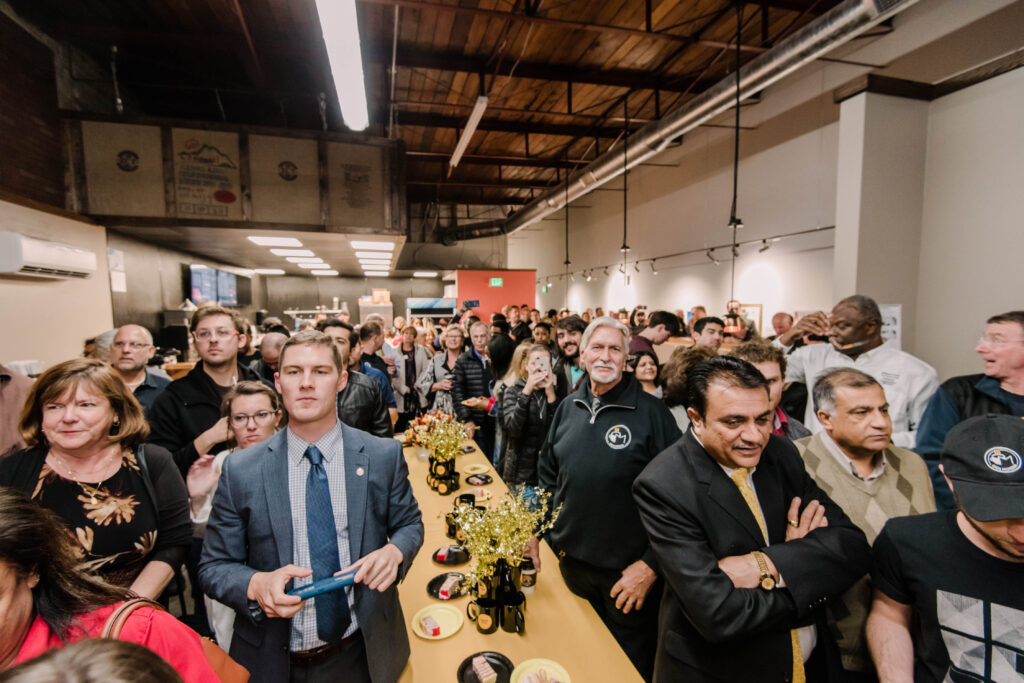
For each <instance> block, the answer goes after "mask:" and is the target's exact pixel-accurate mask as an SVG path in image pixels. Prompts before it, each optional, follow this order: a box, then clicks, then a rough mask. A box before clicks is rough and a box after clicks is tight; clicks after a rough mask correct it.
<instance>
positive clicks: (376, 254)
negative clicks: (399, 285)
mask: <svg viewBox="0 0 1024 683" xmlns="http://www.w3.org/2000/svg"><path fill="white" fill-rule="evenodd" d="M356 258H386V259H389V260H390V259H391V258H392V257H391V254H389V253H388V252H382V251H357V252H356Z"/></svg>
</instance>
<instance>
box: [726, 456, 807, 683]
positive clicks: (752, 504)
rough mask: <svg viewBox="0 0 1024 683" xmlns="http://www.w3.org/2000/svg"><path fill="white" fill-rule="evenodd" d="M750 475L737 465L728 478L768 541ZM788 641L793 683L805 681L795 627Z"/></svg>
mask: <svg viewBox="0 0 1024 683" xmlns="http://www.w3.org/2000/svg"><path fill="white" fill-rule="evenodd" d="M749 475H750V470H749V469H748V468H746V467H737V468H736V469H735V470H733V472H732V474H731V475H730V478H731V479H732V483H734V484H736V488H738V489H739V491H740V495H741V496H743V500H744V502H746V504H747V507H749V508H750V512H751V513H752V514H753V515H754V519H756V520H757V526H759V527H760V528H761V535H762V536H764V540H765V542H766V543H767V542H768V528H767V527H766V526H765V524H764V517H762V516H761V506H760V505H758V504H757V496H756V495H754V489H752V488H750V484H748V483H747V478H748V477H749ZM789 638H790V641H792V643H793V683H806V680H807V677H806V675H805V674H804V655H803V651H802V650H801V649H800V638H799V637H798V636H797V633H796V629H793V630H791V631H790V632H789Z"/></svg>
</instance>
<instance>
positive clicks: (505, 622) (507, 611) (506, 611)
mask: <svg viewBox="0 0 1024 683" xmlns="http://www.w3.org/2000/svg"><path fill="white" fill-rule="evenodd" d="M524 607H526V596H525V595H523V594H522V593H521V592H519V591H516V592H515V593H513V594H512V596H511V599H510V600H508V601H507V602H506V603H505V604H503V605H502V606H501V628H502V630H504V631H506V632H508V633H522V632H523V631H524V630H526V616H525V615H524V614H523V608H524Z"/></svg>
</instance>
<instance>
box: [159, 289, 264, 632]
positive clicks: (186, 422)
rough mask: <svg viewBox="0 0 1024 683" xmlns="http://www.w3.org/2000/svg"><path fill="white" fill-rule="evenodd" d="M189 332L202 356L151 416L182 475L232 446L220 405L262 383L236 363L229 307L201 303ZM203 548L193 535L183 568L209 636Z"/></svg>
mask: <svg viewBox="0 0 1024 683" xmlns="http://www.w3.org/2000/svg"><path fill="white" fill-rule="evenodd" d="M189 331H190V332H191V333H192V341H193V344H194V345H195V349H196V352H197V353H198V354H199V358H200V360H199V362H198V363H196V366H195V367H194V368H192V370H191V371H189V373H188V374H187V375H185V376H184V377H182V378H180V379H176V380H174V381H173V382H171V383H170V384H168V385H167V388H166V389H164V391H163V393H162V394H160V396H158V397H157V399H156V402H155V403H154V404H153V409H152V411H150V414H149V424H150V427H151V429H152V431H151V433H150V438H149V441H150V443H154V444H156V445H157V446H163V447H164V448H166V449H167V450H169V451H170V452H171V455H172V456H174V462H175V464H177V466H178V469H179V470H181V476H182V477H183V478H184V477H186V476H188V470H189V468H190V467H191V466H192V463H194V462H195V461H196V460H198V459H199V457H200V456H203V455H207V454H210V453H219V452H220V451H223V450H226V449H227V448H228V446H229V443H228V441H229V430H228V418H226V417H221V414H220V406H221V402H222V401H223V400H224V396H225V395H226V394H227V393H228V391H229V390H230V389H231V387H233V386H234V385H235V384H237V383H238V382H241V381H244V380H253V381H257V382H258V381H261V380H260V377H259V376H258V375H257V374H256V373H255V372H253V371H252V370H250V369H249V368H248V367H246V366H244V365H242V364H241V363H239V362H238V352H239V350H240V349H241V348H242V346H243V345H244V344H245V340H244V339H243V338H242V337H241V336H240V335H239V333H238V329H237V328H236V326H235V319H234V317H233V316H232V315H231V311H229V310H228V309H226V308H222V307H221V306H216V305H213V306H202V307H200V308H199V310H197V311H196V312H195V313H193V314H192V319H191V320H190V321H189ZM264 383H265V384H266V382H264ZM202 548H203V539H202V538H193V539H192V548H191V550H190V551H189V556H188V558H187V559H186V561H185V566H186V567H187V569H188V573H189V579H190V580H191V583H192V597H193V599H194V601H195V605H196V615H195V616H196V620H197V625H198V628H197V630H199V631H200V633H204V634H208V633H209V632H210V631H209V626H208V625H207V624H206V610H205V608H204V607H203V599H202V595H201V594H200V593H199V575H198V566H199V554H200V552H202Z"/></svg>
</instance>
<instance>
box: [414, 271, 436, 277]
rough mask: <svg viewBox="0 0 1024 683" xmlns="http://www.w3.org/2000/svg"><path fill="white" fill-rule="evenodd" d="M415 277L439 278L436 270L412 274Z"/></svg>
mask: <svg viewBox="0 0 1024 683" xmlns="http://www.w3.org/2000/svg"><path fill="white" fill-rule="evenodd" d="M412 276H413V277H437V271H435V270H417V271H416V272H415V273H413V274H412Z"/></svg>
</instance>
